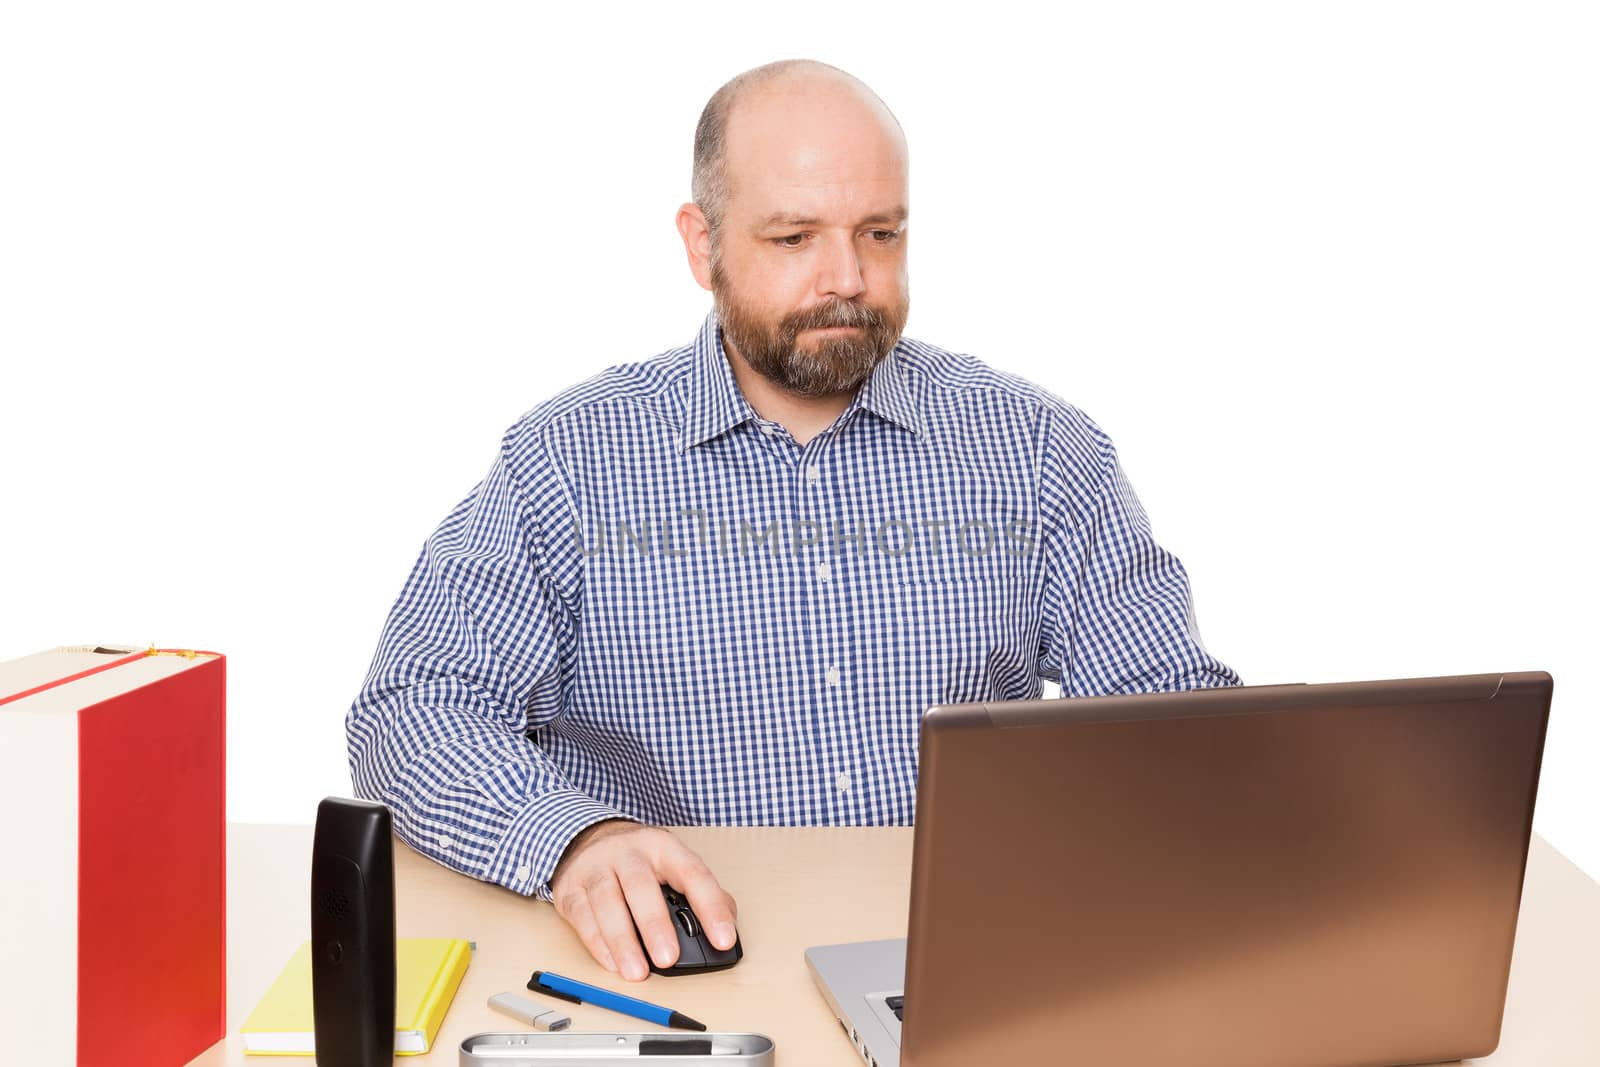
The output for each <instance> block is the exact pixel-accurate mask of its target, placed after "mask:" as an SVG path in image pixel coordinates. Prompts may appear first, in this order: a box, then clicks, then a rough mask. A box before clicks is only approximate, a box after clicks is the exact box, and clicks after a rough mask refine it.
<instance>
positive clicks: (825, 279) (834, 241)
mask: <svg viewBox="0 0 1600 1067" xmlns="http://www.w3.org/2000/svg"><path fill="white" fill-rule="evenodd" d="M819 269H820V270H821V272H822V274H821V277H819V278H818V279H817V285H818V287H819V288H820V290H821V295H823V296H826V295H828V294H829V293H832V294H833V295H835V296H837V297H839V298H840V299H841V300H850V299H852V298H854V297H855V296H858V295H859V294H860V293H861V291H862V290H863V289H865V288H866V287H867V285H866V283H865V282H864V281H862V280H861V261H860V259H859V257H858V256H857V255H856V246H855V241H854V238H853V237H831V238H829V239H828V240H827V241H826V242H825V244H824V247H823V253H822V263H821V264H820V265H819Z"/></svg>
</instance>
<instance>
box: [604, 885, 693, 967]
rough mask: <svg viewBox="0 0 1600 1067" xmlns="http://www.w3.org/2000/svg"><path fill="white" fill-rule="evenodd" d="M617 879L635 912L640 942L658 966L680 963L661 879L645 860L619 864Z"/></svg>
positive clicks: (676, 936) (676, 941) (634, 916)
mask: <svg viewBox="0 0 1600 1067" xmlns="http://www.w3.org/2000/svg"><path fill="white" fill-rule="evenodd" d="M617 880H618V881H619V882H621V883H622V892H623V895H624V896H626V897H627V899H628V907H629V908H630V909H631V910H632V911H633V921H634V923H635V924H636V925H637V926H638V927H639V933H640V935H641V936H640V939H641V940H642V941H643V942H644V944H645V947H646V948H648V949H649V951H650V956H651V958H652V959H654V960H655V961H656V966H657V967H671V966H672V965H673V964H674V963H677V962H678V935H677V933H676V932H675V931H674V930H673V928H672V916H671V915H670V914H669V913H668V911H667V902H666V899H665V898H664V897H662V895H661V879H660V878H658V877H657V876H656V873H655V871H654V870H652V869H651V868H650V866H649V865H648V864H646V863H644V862H643V861H642V860H641V861H640V862H637V863H628V864H625V865H619V867H618V870H617Z"/></svg>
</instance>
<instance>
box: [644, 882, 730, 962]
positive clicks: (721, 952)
mask: <svg viewBox="0 0 1600 1067" xmlns="http://www.w3.org/2000/svg"><path fill="white" fill-rule="evenodd" d="M661 895H662V896H663V897H665V898H666V901H667V914H668V915H669V916H671V918H672V929H673V932H675V933H676V934H677V935H678V962H677V963H674V964H673V965H672V966H671V967H658V966H656V961H655V960H653V959H651V958H650V950H649V949H645V952H644V959H645V962H646V963H648V964H649V965H650V970H651V971H652V972H653V973H655V974H659V975H664V976H666V977H668V978H671V977H673V976H675V975H680V974H706V973H707V972H710V971H723V970H727V969H728V968H729V967H732V966H733V965H734V964H735V963H738V962H739V961H740V960H742V959H743V958H744V946H743V945H741V944H740V943H739V939H738V937H737V936H735V937H734V940H733V947H732V948H729V949H721V948H718V947H717V946H715V945H713V944H712V943H711V938H710V937H708V936H707V935H706V931H705V928H704V927H703V926H701V925H700V917H699V916H698V915H696V914H695V913H694V909H693V908H691V907H690V906H689V898H688V897H686V896H684V895H683V894H682V893H680V892H678V891H677V890H676V889H674V888H672V887H671V886H670V885H664V886H662V887H661ZM633 932H634V934H636V935H637V934H638V932H639V927H638V925H637V924H635V925H634V928H633ZM639 943H640V945H641V947H642V946H643V944H644V938H642V937H641V938H639Z"/></svg>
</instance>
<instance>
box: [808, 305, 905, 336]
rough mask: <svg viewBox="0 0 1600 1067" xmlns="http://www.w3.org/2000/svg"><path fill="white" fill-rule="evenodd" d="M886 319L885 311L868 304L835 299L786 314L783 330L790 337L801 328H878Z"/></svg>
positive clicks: (880, 327)
mask: <svg viewBox="0 0 1600 1067" xmlns="http://www.w3.org/2000/svg"><path fill="white" fill-rule="evenodd" d="M884 321H885V320H884V315H883V313H882V312H881V311H879V310H878V309H877V308H874V307H872V306H870V305H868V304H857V303H854V302H852V301H849V300H835V301H832V302H830V303H827V304H818V305H817V306H816V307H814V308H807V309H806V310H804V311H797V312H795V313H794V314H793V315H788V316H785V318H784V320H783V330H784V332H785V333H786V334H787V335H788V336H790V337H793V336H794V335H795V334H797V333H799V332H800V331H801V330H820V329H824V328H826V327H829V326H856V327H860V328H861V329H866V330H876V329H882V327H883V326H884Z"/></svg>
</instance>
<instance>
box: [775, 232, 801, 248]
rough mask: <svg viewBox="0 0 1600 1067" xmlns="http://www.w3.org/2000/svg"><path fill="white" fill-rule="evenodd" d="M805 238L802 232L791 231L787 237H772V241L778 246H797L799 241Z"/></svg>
mask: <svg viewBox="0 0 1600 1067" xmlns="http://www.w3.org/2000/svg"><path fill="white" fill-rule="evenodd" d="M805 239H806V235H805V234H803V233H791V234H790V235H789V236H787V237H774V238H773V239H772V243H773V244H775V245H777V246H778V247H779V248H799V247H800V242H801V241H804V240H805Z"/></svg>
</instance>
